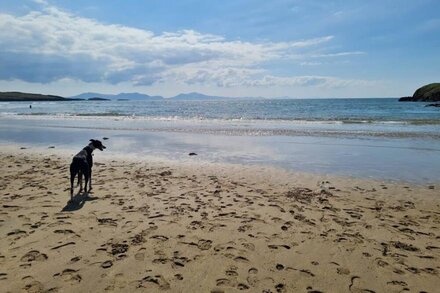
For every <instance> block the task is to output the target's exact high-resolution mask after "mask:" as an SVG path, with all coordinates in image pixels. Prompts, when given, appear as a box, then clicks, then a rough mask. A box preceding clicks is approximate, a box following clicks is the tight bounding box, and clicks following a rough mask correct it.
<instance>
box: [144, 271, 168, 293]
mask: <svg viewBox="0 0 440 293" xmlns="http://www.w3.org/2000/svg"><path fill="white" fill-rule="evenodd" d="M138 287H139V288H140V287H142V288H147V289H151V290H155V289H157V288H159V289H160V290H169V289H170V284H169V283H168V282H167V281H166V280H165V278H164V277H163V276H162V275H156V276H146V277H145V278H143V279H142V280H140V281H139V284H138Z"/></svg>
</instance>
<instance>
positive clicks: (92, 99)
mask: <svg viewBox="0 0 440 293" xmlns="http://www.w3.org/2000/svg"><path fill="white" fill-rule="evenodd" d="M87 100H88V101H110V99H104V98H100V97H93V98H88V99H87Z"/></svg>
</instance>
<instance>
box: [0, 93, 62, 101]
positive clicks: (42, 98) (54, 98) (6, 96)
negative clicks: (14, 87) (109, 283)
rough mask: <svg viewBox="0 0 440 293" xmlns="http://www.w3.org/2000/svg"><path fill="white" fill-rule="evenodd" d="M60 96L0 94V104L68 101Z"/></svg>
mask: <svg viewBox="0 0 440 293" xmlns="http://www.w3.org/2000/svg"><path fill="white" fill-rule="evenodd" d="M70 100H71V99H66V98H63V97H60V96H53V95H41V94H31V93H22V92H0V102H20V101H26V102H35V101H70Z"/></svg>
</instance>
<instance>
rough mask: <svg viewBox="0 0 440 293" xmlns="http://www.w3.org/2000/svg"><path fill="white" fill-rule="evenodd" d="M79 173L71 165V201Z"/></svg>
mask: <svg viewBox="0 0 440 293" xmlns="http://www.w3.org/2000/svg"><path fill="white" fill-rule="evenodd" d="M77 173H78V169H77V168H76V167H75V166H74V165H73V164H71V165H70V199H72V198H73V183H74V181H75V176H76V174H77Z"/></svg>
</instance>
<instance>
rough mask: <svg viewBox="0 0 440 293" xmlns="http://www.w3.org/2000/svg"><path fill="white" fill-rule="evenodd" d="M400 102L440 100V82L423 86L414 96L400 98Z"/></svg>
mask: <svg viewBox="0 0 440 293" xmlns="http://www.w3.org/2000/svg"><path fill="white" fill-rule="evenodd" d="M399 102H440V83H430V84H427V85H425V86H422V87H421V88H419V89H417V90H416V91H415V93H414V95H413V96H412V97H403V98H400V99H399Z"/></svg>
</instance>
